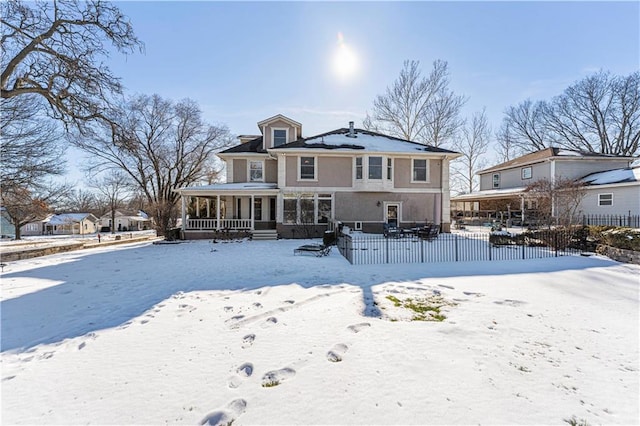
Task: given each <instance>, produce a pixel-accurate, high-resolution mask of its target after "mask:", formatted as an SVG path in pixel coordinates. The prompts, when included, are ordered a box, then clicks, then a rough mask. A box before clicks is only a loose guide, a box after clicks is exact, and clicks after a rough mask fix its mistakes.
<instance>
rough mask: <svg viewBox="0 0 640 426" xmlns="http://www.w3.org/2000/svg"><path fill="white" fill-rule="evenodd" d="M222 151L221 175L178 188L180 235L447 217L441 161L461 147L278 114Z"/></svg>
mask: <svg viewBox="0 0 640 426" xmlns="http://www.w3.org/2000/svg"><path fill="white" fill-rule="evenodd" d="M258 128H259V129H260V132H261V135H252V136H241V137H240V138H239V139H240V143H239V144H238V145H236V146H234V147H232V148H229V149H227V150H225V151H223V152H221V153H219V154H218V155H219V157H220V158H221V159H222V160H224V161H225V163H226V183H224V184H215V185H206V186H193V187H187V188H179V189H177V190H176V191H177V192H179V193H180V195H181V196H182V231H183V235H184V236H185V238H188V239H193V238H211V237H212V236H215V235H216V234H217V233H218V232H220V231H246V232H249V233H251V234H253V236H254V238H256V237H257V238H274V239H275V238H276V236H278V235H280V236H281V237H284V238H299V237H302V238H309V237H316V236H322V233H323V232H324V231H325V230H326V229H327V227H328V226H329V224H330V223H332V222H334V221H339V222H341V223H342V224H344V225H346V226H349V227H350V228H351V229H355V230H362V231H363V232H382V230H383V227H384V225H385V224H388V225H394V226H398V227H402V226H416V225H417V224H425V223H433V224H436V225H439V227H440V228H441V229H442V230H443V231H445V232H446V231H448V230H449V226H450V213H449V206H450V204H449V162H450V161H451V160H453V159H455V158H457V157H459V156H460V154H459V153H456V152H453V151H449V150H446V149H442V148H436V147H433V146H428V145H423V144H418V143H415V142H412V141H407V140H402V139H398V138H394V137H390V136H387V135H383V134H380V133H375V132H371V131H367V130H363V129H357V128H354V127H353V122H350V123H349V127H345V128H341V129H336V130H332V131H330V132H326V133H322V134H319V135H315V136H311V137H303V136H302V124H300V123H298V122H297V121H295V120H292V119H290V118H288V117H285V116H283V115H280V114H279V115H276V116H274V117H271V118H268V119H266V120H262V121H260V122H258Z"/></svg>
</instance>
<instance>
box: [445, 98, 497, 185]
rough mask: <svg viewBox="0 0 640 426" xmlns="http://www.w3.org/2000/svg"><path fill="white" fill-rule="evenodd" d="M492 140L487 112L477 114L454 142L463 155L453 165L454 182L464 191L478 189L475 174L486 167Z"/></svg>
mask: <svg viewBox="0 0 640 426" xmlns="http://www.w3.org/2000/svg"><path fill="white" fill-rule="evenodd" d="M490 138H491V128H490V126H489V122H488V121H487V115H486V110H485V109H483V110H482V111H480V112H476V113H474V114H473V116H472V117H471V121H470V122H468V123H466V124H465V126H464V127H463V128H462V132H461V135H460V137H458V138H457V139H456V140H455V142H454V149H455V150H457V151H458V152H460V153H461V154H462V157H460V158H459V159H457V160H455V162H454V165H453V177H454V179H453V180H454V181H457V182H455V183H457V185H456V186H458V187H460V189H462V190H463V191H468V192H473V190H474V189H476V187H477V183H476V182H475V179H474V178H475V174H476V172H477V171H478V170H480V169H481V168H482V167H484V166H485V165H486V162H485V160H484V154H486V153H487V149H488V148H489V142H490Z"/></svg>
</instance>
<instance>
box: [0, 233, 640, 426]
mask: <svg viewBox="0 0 640 426" xmlns="http://www.w3.org/2000/svg"><path fill="white" fill-rule="evenodd" d="M303 243H305V242H304V241H287V240H283V241H274V242H267V241H265V242H241V243H240V242H234V243H219V244H212V243H211V242H209V241H200V242H187V243H183V244H176V245H151V244H137V245H128V246H113V247H108V248H96V249H90V250H84V251H77V252H70V253H65V254H59V255H54V256H48V257H42V258H36V259H31V260H25V261H19V262H14V263H11V264H9V265H8V266H7V267H5V268H4V273H2V275H1V276H2V284H1V288H2V294H1V304H0V309H1V315H2V316H1V320H2V356H1V359H2V384H1V386H2V387H1V390H2V401H1V402H2V413H1V414H2V423H4V424H36V423H37V424H87V423H90V424H164V423H169V424H200V423H211V424H216V423H220V424H227V423H229V422H231V421H232V420H233V421H234V425H239V424H443V423H444V424H470V423H483V424H523V423H528V424H531V423H536V424H562V423H563V420H564V419H569V418H571V417H572V416H575V417H576V419H584V420H586V421H587V422H588V423H589V424H592V425H595V424H638V423H640V414H639V403H638V398H639V387H640V382H639V370H638V368H639V354H638V351H639V338H638V334H639V297H638V290H639V286H640V283H639V278H638V277H639V276H640V268H639V267H638V266H634V265H625V264H619V263H616V262H612V261H609V260H607V259H606V258H600V257H591V258H586V257H559V258H548V259H536V260H527V261H502V262H470V263H441V264H400V265H362V266H352V265H350V264H349V263H348V262H347V261H346V260H345V259H344V258H342V256H340V254H339V253H338V252H337V250H335V249H334V250H333V251H332V253H331V255H330V256H328V257H322V258H316V257H313V256H294V255H293V249H294V248H296V247H297V246H299V245H301V244H303ZM307 243H308V241H307ZM434 298H435V299H434ZM407 299H411V300H410V301H407ZM424 300H431V301H433V300H436V301H438V300H440V301H446V304H444V303H443V304H442V305H443V306H441V307H440V314H441V315H443V316H444V317H446V318H444V319H443V321H410V319H411V318H415V317H416V312H415V311H414V310H412V309H411V308H407V306H413V305H418V306H419V303H418V302H419V301H424ZM398 301H399V302H400V303H398Z"/></svg>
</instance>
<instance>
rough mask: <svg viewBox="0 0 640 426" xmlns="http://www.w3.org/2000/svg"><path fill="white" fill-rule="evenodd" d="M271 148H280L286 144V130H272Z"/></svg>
mask: <svg viewBox="0 0 640 426" xmlns="http://www.w3.org/2000/svg"><path fill="white" fill-rule="evenodd" d="M272 135H273V146H280V145H284V144H286V143H287V129H273V133H272Z"/></svg>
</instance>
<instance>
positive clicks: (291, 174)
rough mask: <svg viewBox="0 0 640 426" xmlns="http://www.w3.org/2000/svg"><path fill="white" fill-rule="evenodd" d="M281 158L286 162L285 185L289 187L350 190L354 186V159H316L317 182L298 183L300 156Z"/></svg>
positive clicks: (305, 181)
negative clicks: (352, 180) (352, 181)
mask: <svg viewBox="0 0 640 426" xmlns="http://www.w3.org/2000/svg"><path fill="white" fill-rule="evenodd" d="M309 156H311V155H309ZM281 158H284V159H285V161H286V167H285V172H286V181H285V182H286V183H285V185H286V186H287V187H306V188H308V187H313V188H316V187H324V188H350V187H351V186H352V183H351V179H352V166H353V157H320V156H318V157H316V176H317V180H316V181H312V180H304V181H298V156H290V155H287V156H285V157H281Z"/></svg>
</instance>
